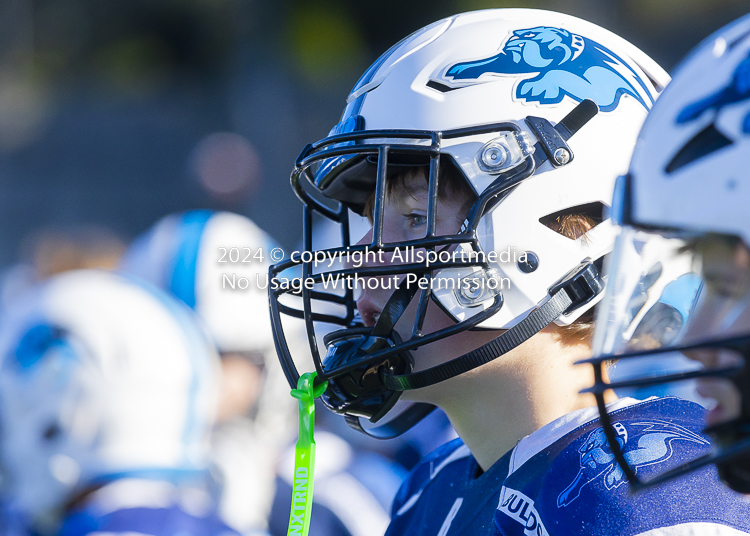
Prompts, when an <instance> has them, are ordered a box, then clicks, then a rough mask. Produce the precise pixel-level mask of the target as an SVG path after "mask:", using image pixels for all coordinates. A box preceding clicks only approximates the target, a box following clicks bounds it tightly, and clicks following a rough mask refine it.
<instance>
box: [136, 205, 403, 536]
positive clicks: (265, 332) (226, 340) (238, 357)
mask: <svg viewBox="0 0 750 536" xmlns="http://www.w3.org/2000/svg"><path fill="white" fill-rule="evenodd" d="M274 248H277V246H276V244H275V243H274V241H273V240H272V239H271V238H270V237H269V236H268V235H267V234H266V233H264V232H263V231H262V230H261V229H260V228H258V227H257V226H256V225H255V224H254V223H253V222H252V221H250V220H249V219H247V218H245V217H243V216H240V215H237V214H232V213H228V212H212V211H191V212H186V213H183V214H174V215H170V216H166V217H165V218H163V219H162V220H160V221H159V222H157V223H156V224H155V225H154V226H153V227H152V229H151V230H149V231H148V232H147V233H146V234H144V235H143V236H142V237H140V238H138V239H136V241H135V242H134V243H133V245H132V246H131V248H130V249H129V250H128V252H127V254H126V255H125V258H124V260H123V263H122V269H123V270H125V271H126V272H129V273H131V274H135V275H137V276H140V277H142V278H144V279H146V280H148V281H150V282H152V283H154V284H156V285H157V286H159V287H161V288H163V289H166V290H169V291H171V292H172V293H173V294H174V295H175V296H176V297H178V298H180V299H181V300H182V301H183V302H185V303H186V304H187V305H189V306H190V307H192V308H193V309H194V310H195V311H196V312H197V313H198V315H199V316H200V317H201V319H202V320H203V322H204V323H205V324H206V327H207V329H208V331H209V333H210V334H211V336H212V337H213V339H214V342H215V344H216V346H217V348H218V350H219V352H220V356H221V362H222V369H223V383H222V389H221V396H220V404H219V414H218V423H217V426H216V429H215V432H214V438H213V453H214V454H213V457H214V461H215V463H216V464H217V466H218V467H219V469H220V470H221V473H222V488H223V490H222V494H221V503H220V511H221V515H222V516H223V518H224V519H225V520H226V522H227V523H228V524H230V525H231V526H232V527H234V528H236V529H237V530H239V531H240V532H242V533H251V532H252V531H254V530H269V531H270V532H271V534H274V535H276V534H278V535H283V534H286V529H287V523H288V520H289V506H290V503H291V497H292V495H291V486H290V485H289V482H291V480H292V478H291V476H290V475H291V472H292V467H293V465H294V463H293V462H290V463H288V464H284V465H283V466H282V467H281V468H280V467H279V461H280V460H281V459H282V457H284V456H285V455H284V452H285V451H286V448H287V446H288V445H289V444H290V442H291V441H292V440H293V438H294V433H295V432H296V429H297V426H296V409H297V406H296V403H295V402H294V400H293V399H292V398H291V397H290V396H289V386H288V384H287V382H286V380H285V379H284V376H283V372H282V370H281V367H280V366H279V362H278V359H277V357H276V351H275V348H274V345H273V338H272V332H271V324H270V318H269V314H268V294H267V292H268V291H267V275H268V267H269V266H270V264H271V261H270V259H269V255H271V252H272V251H273V250H274ZM279 252H280V249H279V250H277V252H276V253H275V254H279ZM298 327H300V326H298ZM293 329H294V326H292V327H290V328H289V329H288V332H289V333H290V339H291V340H292V341H293V342H292V344H294V345H296V346H297V348H298V350H300V349H303V348H305V347H306V344H305V341H304V339H302V337H303V334H302V333H301V332H300V333H299V334H296V335H295V334H293ZM318 442H319V444H320V445H321V447H320V449H321V452H322V453H323V454H322V455H321V456H327V460H328V463H325V462H323V466H325V468H326V469H324V470H321V472H320V476H321V480H322V481H323V482H325V481H326V479H330V480H331V481H332V482H339V483H342V482H345V483H346V484H347V489H348V500H341V497H340V496H337V495H334V494H330V495H328V496H326V495H325V494H321V495H320V496H319V497H318V500H317V501H316V504H315V509H316V512H317V515H316V521H315V522H314V524H313V526H312V528H311V534H312V535H313V536H315V535H319V536H325V535H330V536H335V535H341V536H348V535H352V536H375V535H377V534H382V533H383V531H384V530H385V527H386V525H387V521H388V516H387V513H386V509H387V507H388V504H385V505H384V504H381V503H380V502H379V501H378V499H377V494H376V495H373V493H371V492H370V491H369V490H368V489H367V486H365V485H364V484H363V482H362V481H361V480H362V479H361V478H360V479H358V478H356V477H355V475H353V474H352V473H351V472H350V469H352V468H353V467H355V466H362V464H358V463H357V460H358V453H356V452H355V451H354V450H353V449H352V447H351V446H350V445H348V444H347V443H346V442H345V441H344V440H343V439H341V438H338V437H336V436H335V435H333V434H321V435H320V437H319V438H318ZM376 458H377V456H376ZM283 459H284V460H285V461H286V457H284V458H283ZM378 461H379V465H378V468H379V471H380V473H381V476H382V477H388V476H390V477H391V480H390V481H391V484H390V486H385V487H386V489H388V490H389V491H390V493H389V494H388V497H387V499H384V500H383V502H387V503H390V500H391V499H392V497H393V494H395V491H396V489H397V487H398V484H400V478H399V476H402V475H400V473H398V472H396V474H398V475H399V476H395V477H394V469H393V464H391V463H388V462H387V461H386V460H382V459H380V458H378ZM286 469H288V471H287V470H286ZM277 471H278V477H277ZM287 473H289V475H287ZM393 478H396V480H397V482H396V483H395V485H394V484H393V482H392V480H393ZM386 481H388V480H386ZM330 487H331V488H334V487H335V486H333V485H331V486H330ZM381 487H383V486H381ZM322 488H323V489H325V483H323V484H322Z"/></svg>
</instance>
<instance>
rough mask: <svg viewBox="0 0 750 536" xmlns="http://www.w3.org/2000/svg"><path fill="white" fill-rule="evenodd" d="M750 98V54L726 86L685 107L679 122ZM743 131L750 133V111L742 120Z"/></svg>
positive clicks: (717, 111) (693, 118)
mask: <svg viewBox="0 0 750 536" xmlns="http://www.w3.org/2000/svg"><path fill="white" fill-rule="evenodd" d="M747 99H750V55H748V57H747V58H745V59H744V60H742V61H741V62H740V64H739V65H738V66H737V69H735V71H734V75H733V76H732V80H731V82H730V83H729V85H728V86H727V87H725V88H722V89H720V90H719V91H717V92H716V93H714V94H712V95H709V96H708V97H706V98H703V99H701V100H699V101H697V102H694V103H692V104H690V105H688V106H686V107H685V109H684V110H682V111H681V112H680V115H678V116H677V124H683V123H688V122H690V121H694V120H695V119H697V118H698V117H700V116H701V115H703V112H705V111H707V110H715V111H716V113H717V114H718V113H719V112H720V111H721V109H722V108H723V107H724V106H727V105H730V104H736V103H738V102H742V101H745V100H747ZM742 132H744V133H745V134H750V113H748V114H747V115H746V116H745V119H744V120H743V121H742Z"/></svg>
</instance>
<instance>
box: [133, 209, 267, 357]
mask: <svg viewBox="0 0 750 536" xmlns="http://www.w3.org/2000/svg"><path fill="white" fill-rule="evenodd" d="M275 247H276V245H275V244H274V241H273V240H272V239H271V238H270V237H269V236H268V235H267V234H266V233H264V232H263V231H262V230H261V229H260V228H259V227H258V226H257V225H255V224H254V223H253V222H252V221H250V220H249V219H248V218H245V217H244V216H240V215H239V214H233V213H231V212H214V211H210V210H193V211H190V212H185V213H182V214H172V215H169V216H166V217H164V218H162V219H161V220H159V221H158V222H157V223H156V224H155V225H154V226H153V227H152V228H151V229H150V230H149V231H148V232H147V233H145V234H144V235H143V236H141V237H139V238H137V239H136V240H135V242H134V243H133V245H132V246H131V247H130V248H129V249H128V251H127V253H126V254H125V257H124V259H123V261H122V263H121V266H120V268H121V269H122V270H123V271H125V272H127V273H129V274H133V275H135V276H138V277H140V278H142V279H145V280H146V281H149V282H150V283H153V284H154V285H156V286H158V287H159V288H162V289H164V290H167V291H169V292H171V293H172V294H174V295H175V296H177V297H178V298H179V299H181V300H182V301H183V302H185V303H186V304H187V305H188V306H190V307H192V308H193V309H194V310H195V312H196V313H198V316H200V317H201V318H202V319H203V321H204V322H205V323H206V326H207V328H208V330H209V332H210V333H211V336H212V337H213V338H214V341H215V342H216V346H217V347H218V348H219V351H221V352H259V353H265V352H268V351H273V338H272V336H271V321H270V318H269V315H268V305H267V302H268V294H267V292H266V290H265V288H266V280H267V278H268V267H269V266H270V265H271V264H272V262H271V261H270V260H269V255H270V252H271V251H272V250H273V249H274V248H275Z"/></svg>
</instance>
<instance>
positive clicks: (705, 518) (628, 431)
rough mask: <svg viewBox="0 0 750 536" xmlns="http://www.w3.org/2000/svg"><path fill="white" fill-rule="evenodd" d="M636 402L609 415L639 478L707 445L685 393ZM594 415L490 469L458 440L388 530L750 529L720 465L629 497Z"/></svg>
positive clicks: (571, 418) (533, 440)
mask: <svg viewBox="0 0 750 536" xmlns="http://www.w3.org/2000/svg"><path fill="white" fill-rule="evenodd" d="M633 402H635V401H631V402H620V403H619V406H620V407H619V409H616V410H611V411H610V414H611V415H612V419H613V423H614V428H615V430H616V432H617V434H618V437H619V438H620V441H621V442H622V446H623V452H624V454H625V456H626V458H628V460H629V461H630V463H631V466H634V467H635V470H636V472H637V474H638V475H639V476H643V477H648V476H649V475H650V474H652V473H657V472H658V473H661V472H663V471H664V470H665V469H667V468H669V467H672V466H676V465H678V464H680V463H682V462H684V461H686V460H687V459H693V458H695V457H696V456H698V455H700V454H703V453H705V452H707V451H708V450H709V448H710V443H709V441H708V439H707V438H706V437H705V436H703V435H702V434H701V430H702V429H703V425H704V412H705V410H703V408H702V407H701V406H699V405H697V404H694V403H692V402H687V401H684V400H681V399H678V398H660V399H651V400H647V401H642V402H635V403H633ZM596 415H597V413H596V410H595V409H594V408H590V409H586V410H581V411H578V412H574V413H571V414H569V415H567V416H565V417H563V418H561V419H558V420H557V421H555V422H553V423H550V424H548V425H547V426H545V427H543V428H541V429H540V430H538V431H537V432H535V433H533V434H531V435H530V436H528V437H526V438H524V439H523V440H521V441H520V442H519V443H518V445H517V446H516V448H514V449H513V450H512V451H510V452H508V453H507V454H506V455H504V456H503V457H502V458H501V459H500V460H498V461H497V462H496V463H495V464H494V465H493V466H492V467H490V469H489V470H487V471H486V472H484V473H482V471H481V469H480V468H479V467H478V465H477V462H476V461H475V460H474V458H473V457H472V455H471V453H470V452H469V449H468V448H467V447H466V446H465V445H464V444H463V443H462V442H461V440H460V439H459V440H455V441H452V442H451V443H448V444H447V445H445V446H443V447H441V448H440V449H438V450H437V451H435V452H434V453H433V454H431V455H430V456H428V457H427V458H426V459H425V460H424V461H423V462H422V463H421V464H420V465H418V466H417V467H416V468H415V470H414V471H413V472H412V473H411V475H410V477H409V479H408V480H407V481H406V482H405V483H404V485H403V486H402V488H401V489H400V490H399V493H398V494H397V495H396V499H395V501H394V504H393V511H392V519H391V524H390V526H389V527H388V531H387V532H386V535H387V536H396V535H402V534H403V535H407V534H408V535H410V536H412V535H414V536H419V535H425V536H427V535H430V536H452V535H460V534H463V535H479V534H489V535H504V536H532V535H535V536H555V535H559V536H574V535H586V536H590V535H593V534H596V535H602V536H604V535H617V536H636V535H639V534H643V533H645V532H647V531H655V532H653V533H652V532H649V536H652V535H653V536H658V535H659V534H660V531H659V529H661V528H665V527H672V528H671V530H672V531H673V532H669V533H668V534H670V535H674V536H678V535H687V534H704V533H706V532H708V530H709V529H710V530H713V531H714V532H710V534H738V533H739V534H743V533H750V506H749V505H748V503H747V501H746V500H745V498H744V497H743V496H742V495H739V494H737V493H734V492H732V491H731V490H729V489H728V488H727V487H726V486H725V485H723V484H722V483H721V482H720V481H719V479H718V477H717V476H716V471H715V469H714V468H713V467H707V468H704V469H702V470H700V471H696V472H694V473H692V474H690V475H688V476H686V477H683V478H680V479H677V480H675V481H672V482H669V483H667V484H664V485H662V486H659V487H657V488H654V489H649V490H646V491H643V492H640V493H639V494H637V495H635V496H633V495H631V494H630V493H629V489H628V483H627V479H626V478H625V475H624V474H623V472H622V470H621V469H620V468H619V466H618V465H617V462H616V461H615V460H614V457H613V455H612V454H611V451H610V450H609V447H608V445H607V440H606V438H605V436H604V432H603V430H602V428H601V425H600V423H599V421H598V420H597V419H596V418H595V416H596ZM737 531H739V532H737ZM662 534H666V533H662Z"/></svg>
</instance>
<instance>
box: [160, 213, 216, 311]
mask: <svg viewBox="0 0 750 536" xmlns="http://www.w3.org/2000/svg"><path fill="white" fill-rule="evenodd" d="M213 215H214V213H213V212H212V211H210V210H193V211H191V212H187V213H185V215H184V216H183V218H182V222H181V223H180V225H179V226H178V231H177V232H178V239H177V244H178V246H177V251H176V252H175V258H174V270H173V271H172V278H171V279H170V281H169V290H170V291H171V292H172V294H174V295H175V296H177V297H178V298H179V299H181V300H182V301H183V302H185V303H186V304H187V305H188V306H189V307H191V308H193V309H195V271H196V266H197V264H198V251H199V249H200V243H201V237H202V235H203V230H204V229H205V227H206V223H208V220H209V219H210V218H211V216H213Z"/></svg>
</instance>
